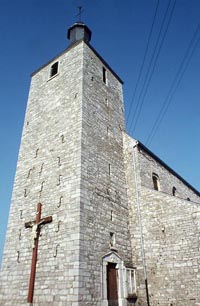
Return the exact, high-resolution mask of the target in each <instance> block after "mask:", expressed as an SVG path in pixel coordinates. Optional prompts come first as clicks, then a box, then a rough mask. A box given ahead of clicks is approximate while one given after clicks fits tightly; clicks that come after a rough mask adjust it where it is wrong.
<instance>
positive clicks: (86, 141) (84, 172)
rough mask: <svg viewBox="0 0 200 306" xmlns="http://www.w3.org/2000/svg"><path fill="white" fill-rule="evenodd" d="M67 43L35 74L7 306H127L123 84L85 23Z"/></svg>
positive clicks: (5, 278)
mask: <svg viewBox="0 0 200 306" xmlns="http://www.w3.org/2000/svg"><path fill="white" fill-rule="evenodd" d="M68 39H69V47H68V48H67V49H66V50H64V51H63V52H62V53H60V54H59V55H58V56H56V57H54V58H53V59H52V60H50V61H49V62H48V63H47V64H45V65H43V66H42V67H41V68H39V69H38V70H37V71H35V72H34V73H33V74H32V79H31V85H30V92H29V98H28V103H27V110H26V115H25V120H24V127H23V133H22V139H21V145H20V151H19V157H18V163H17V170H16V176H15V182H14V188H13V195H12V202H11V207H10V214H9V222H8V229H7V235H6V243H5V249H4V254H3V264H2V270H1V274H0V304H1V305H5V306H6V305H16V306H17V305H29V304H30V303H31V304H33V305H38V306H39V305H55V306H56V305H57V306H58V305H59V306H61V305H63V306H64V305H65V306H66V305H67V306H85V305H88V306H94V305H96V306H97V305H98V306H100V305H103V306H108V305H111V302H112V301H111V300H113V299H114V300H115V301H114V302H115V305H118V306H122V305H123V306H125V305H127V300H126V298H127V288H126V265H127V263H128V266H129V270H130V269H133V268H134V267H133V266H132V262H131V246H130V237H129V230H128V204H127V194H126V182H125V173H124V161H123V140H122V132H123V131H124V129H125V124H124V106H123V94H122V81H121V79H120V78H119V77H118V75H117V74H116V73H115V72H114V71H113V70H112V69H111V68H110V67H109V65H108V64H107V63H106V62H105V60H104V59H103V58H102V57H101V56H100V55H99V54H98V53H97V51H96V50H95V49H94V48H93V47H92V46H91V44H90V40H91V31H90V29H89V28H88V27H87V26H86V25H85V24H84V23H82V22H77V23H75V24H74V25H72V27H70V28H69V30H68ZM47 223H48V224H47ZM36 247H37V248H36ZM33 254H35V255H33ZM33 256H36V258H35V257H34V259H33ZM32 270H33V271H32ZM32 273H35V274H34V275H32ZM33 276H34V277H33ZM113 277H114V283H115V292H112V285H111V286H110V285H109V284H110V283H112V278H113ZM107 279H109V284H108V283H107ZM109 286H110V287H109ZM30 292H32V296H31V295H29V293H30Z"/></svg>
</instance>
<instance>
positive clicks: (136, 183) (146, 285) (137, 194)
mask: <svg viewBox="0 0 200 306" xmlns="http://www.w3.org/2000/svg"><path fill="white" fill-rule="evenodd" d="M137 146H138V142H136V144H135V145H134V146H133V149H134V148H136V147H137ZM134 154H135V152H134V151H133V165H134V179H135V190H136V202H137V214H138V223H139V230H140V244H141V253H142V264H143V271H144V279H145V289H146V297H147V306H150V301H149V290H148V280H147V267H146V259H145V251H144V237H143V230H142V217H141V208H140V196H139V190H138V177H137V169H136V160H135V156H134Z"/></svg>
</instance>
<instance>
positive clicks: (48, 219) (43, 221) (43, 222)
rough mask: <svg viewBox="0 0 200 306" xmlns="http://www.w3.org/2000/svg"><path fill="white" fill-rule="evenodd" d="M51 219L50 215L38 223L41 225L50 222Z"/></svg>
mask: <svg viewBox="0 0 200 306" xmlns="http://www.w3.org/2000/svg"><path fill="white" fill-rule="evenodd" d="M52 220H53V219H52V216H49V217H46V218H42V219H41V221H40V223H39V224H38V225H43V224H46V223H50V222H52Z"/></svg>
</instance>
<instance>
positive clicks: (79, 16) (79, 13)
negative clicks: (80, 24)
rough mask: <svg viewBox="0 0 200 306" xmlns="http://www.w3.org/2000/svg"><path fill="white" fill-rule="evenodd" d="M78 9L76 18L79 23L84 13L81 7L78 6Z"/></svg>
mask: <svg viewBox="0 0 200 306" xmlns="http://www.w3.org/2000/svg"><path fill="white" fill-rule="evenodd" d="M78 9H79V12H78V14H77V15H76V17H78V19H79V20H78V21H81V15H82V13H83V12H84V10H83V7H82V6H78Z"/></svg>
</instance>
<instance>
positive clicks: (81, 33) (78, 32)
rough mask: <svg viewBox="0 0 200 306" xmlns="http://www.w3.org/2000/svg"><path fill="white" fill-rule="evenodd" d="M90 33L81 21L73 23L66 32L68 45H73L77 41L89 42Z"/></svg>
mask: <svg viewBox="0 0 200 306" xmlns="http://www.w3.org/2000/svg"><path fill="white" fill-rule="evenodd" d="M91 36H92V32H91V31H90V29H89V28H88V27H87V26H86V25H85V24H84V23H83V22H81V21H79V22H76V23H74V24H73V25H72V26H71V27H70V28H69V29H68V32H67V38H68V39H69V41H70V45H72V44H74V43H75V42H77V41H79V40H82V39H83V40H84V41H85V42H87V43H89V42H90V40H91Z"/></svg>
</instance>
